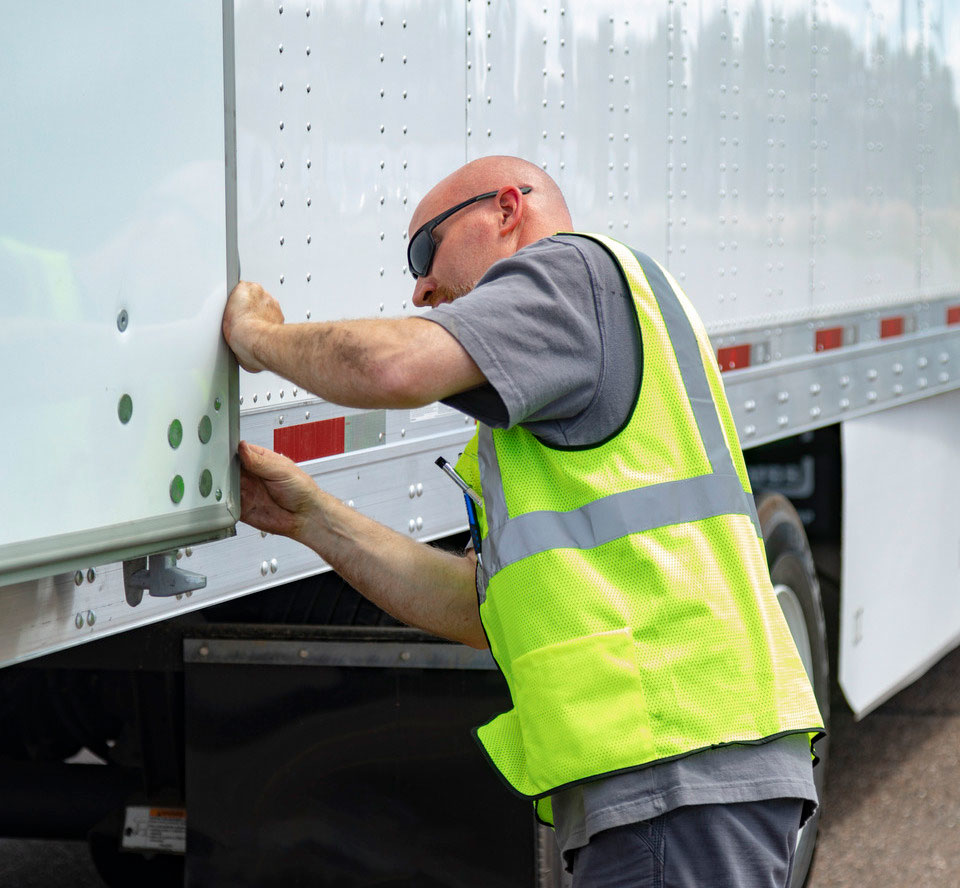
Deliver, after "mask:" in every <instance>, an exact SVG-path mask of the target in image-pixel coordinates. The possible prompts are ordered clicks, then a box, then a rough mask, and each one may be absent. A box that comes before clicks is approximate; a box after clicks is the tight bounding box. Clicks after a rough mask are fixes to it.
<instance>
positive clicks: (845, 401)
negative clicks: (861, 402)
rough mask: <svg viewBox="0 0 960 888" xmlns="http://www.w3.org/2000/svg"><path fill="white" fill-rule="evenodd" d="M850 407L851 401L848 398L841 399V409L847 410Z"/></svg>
mask: <svg viewBox="0 0 960 888" xmlns="http://www.w3.org/2000/svg"><path fill="white" fill-rule="evenodd" d="M849 407H850V401H849V400H848V399H847V398H841V399H840V409H841V410H847V409H848V408H849Z"/></svg>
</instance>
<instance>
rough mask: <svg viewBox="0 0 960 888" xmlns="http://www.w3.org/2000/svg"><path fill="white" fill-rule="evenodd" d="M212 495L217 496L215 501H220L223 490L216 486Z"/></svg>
mask: <svg viewBox="0 0 960 888" xmlns="http://www.w3.org/2000/svg"><path fill="white" fill-rule="evenodd" d="M214 496H215V497H216V498H217V502H220V500H222V499H223V491H222V490H221V489H220V488H219V487H218V488H217V492H216V493H215V494H214Z"/></svg>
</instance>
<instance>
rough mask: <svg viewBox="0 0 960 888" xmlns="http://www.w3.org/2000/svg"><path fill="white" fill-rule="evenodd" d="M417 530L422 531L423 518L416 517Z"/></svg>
mask: <svg viewBox="0 0 960 888" xmlns="http://www.w3.org/2000/svg"><path fill="white" fill-rule="evenodd" d="M417 530H423V518H421V517H420V516H419V515H418V516H417Z"/></svg>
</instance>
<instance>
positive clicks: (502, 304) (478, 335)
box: [426, 235, 817, 856]
mask: <svg viewBox="0 0 960 888" xmlns="http://www.w3.org/2000/svg"><path fill="white" fill-rule="evenodd" d="M426 317H427V318H428V320H432V321H435V322H436V323H438V324H440V325H441V326H442V327H443V328H444V329H446V330H447V331H448V332H450V333H451V334H452V335H453V336H454V337H455V338H456V339H457V340H458V341H459V343H460V344H461V345H462V346H463V347H464V349H465V350H466V351H467V353H468V354H469V355H470V357H471V358H473V360H474V361H475V362H476V363H477V365H478V366H479V367H480V369H481V371H482V372H483V374H484V376H485V377H486V379H487V383H486V384H485V385H483V386H480V387H479V388H477V389H473V390H472V391H469V392H464V393H462V394H460V395H456V396H454V397H452V398H448V399H447V401H446V403H448V404H450V405H451V406H453V407H456V408H457V409H459V410H462V411H463V412H464V413H467V414H469V415H470V416H473V417H475V418H476V419H479V420H480V421H481V422H484V423H486V424H488V425H491V426H494V427H498V428H507V427H510V426H513V425H516V424H518V423H521V424H523V426H524V427H525V428H527V429H529V430H530V431H531V432H533V433H534V434H535V435H537V437H539V438H540V439H541V440H543V441H544V442H545V443H547V444H550V445H553V446H557V445H559V446H584V445H590V444H595V443H598V442H599V441H602V440H604V439H605V438H608V437H609V436H611V435H612V434H614V433H615V432H616V431H617V430H618V429H620V428H621V427H622V426H623V424H624V423H625V422H626V420H627V418H628V416H629V413H630V411H631V409H632V407H633V405H634V403H635V401H636V397H637V391H638V385H640V384H642V359H641V356H642V343H641V337H640V335H639V329H638V326H637V320H636V313H635V311H634V308H633V304H632V297H631V295H630V291H629V289H628V288H627V285H626V283H625V281H624V279H623V276H622V274H621V272H620V269H619V267H618V266H617V265H616V263H615V262H614V261H613V259H612V258H611V256H610V255H609V254H608V253H607V251H606V250H605V249H604V248H603V247H601V246H600V245H599V244H597V243H596V242H595V241H592V240H588V239H587V238H583V237H577V236H573V235H558V236H555V237H549V238H545V239H544V240H541V241H538V242H537V243H535V244H531V245H530V246H528V247H525V248H524V249H522V250H520V251H519V252H518V253H516V254H514V255H513V256H511V257H510V258H508V259H503V260H501V261H500V262H497V263H496V264H495V265H493V266H492V267H491V268H490V269H489V271H488V272H487V273H486V274H485V275H484V276H483V278H482V279H481V280H480V282H479V283H478V284H477V286H476V288H474V290H473V291H472V292H470V293H469V294H467V295H466V296H462V297H460V298H459V299H457V300H456V301H455V302H453V303H450V304H445V305H441V306H438V307H437V308H436V309H435V310H434V311H432V312H431V313H430V314H429V315H428V316H426ZM786 797H793V798H800V799H804V800H806V801H808V802H809V803H810V804H809V805H808V806H807V810H808V812H809V811H812V809H813V806H814V805H815V804H816V802H817V794H816V788H815V786H814V783H813V772H812V768H811V760H810V749H809V744H808V742H807V739H806V737H805V736H799V735H795V736H788V737H783V738H780V739H777V740H773V741H771V742H769V743H763V744H757V745H737V746H725V747H720V748H715V749H710V750H706V751H704V752H700V753H696V754H694V755H690V756H687V757H685V758H682V759H677V760H674V761H668V762H661V763H659V764H656V765H653V766H651V767H648V768H643V769H640V770H637V771H631V772H628V773H626V774H619V775H616V776H614V777H607V778H603V779H600V780H596V781H591V782H589V783H584V784H580V785H578V786H574V787H571V788H568V789H565V790H563V791H561V792H558V793H555V794H554V796H553V812H554V821H555V825H556V830H557V841H558V842H559V844H560V848H561V851H563V852H564V853H565V856H566V855H567V852H572V851H573V850H574V849H576V848H579V847H582V846H583V845H585V844H586V843H587V842H588V841H589V840H590V837H591V836H593V835H594V834H596V833H598V832H600V831H601V830H605V829H612V828H613V827H616V826H623V825H625V824H628V823H636V822H638V821H640V820H649V819H650V818H652V817H656V816H659V815H660V814H663V813H665V812H667V811H670V810H673V809H674V808H679V807H681V806H683V805H694V804H698V805H705V804H720V803H733V802H750V801H762V800H764V799H772V798H786Z"/></svg>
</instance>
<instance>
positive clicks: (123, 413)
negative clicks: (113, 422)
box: [117, 395, 133, 425]
mask: <svg viewBox="0 0 960 888" xmlns="http://www.w3.org/2000/svg"><path fill="white" fill-rule="evenodd" d="M117 416H119V417H120V422H122V423H123V424H124V425H126V424H127V423H128V422H130V417H131V416H133V398H131V397H130V395H122V396H121V398H120V403H119V404H117Z"/></svg>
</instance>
